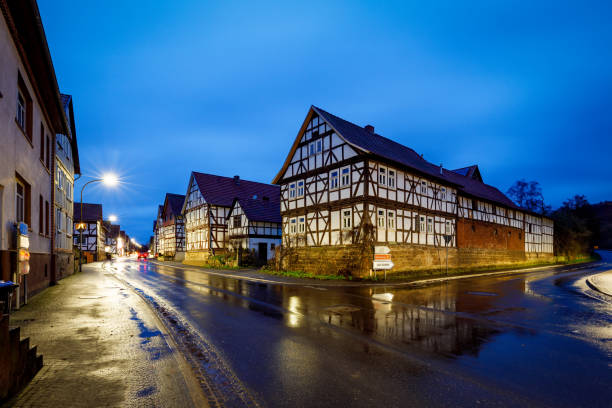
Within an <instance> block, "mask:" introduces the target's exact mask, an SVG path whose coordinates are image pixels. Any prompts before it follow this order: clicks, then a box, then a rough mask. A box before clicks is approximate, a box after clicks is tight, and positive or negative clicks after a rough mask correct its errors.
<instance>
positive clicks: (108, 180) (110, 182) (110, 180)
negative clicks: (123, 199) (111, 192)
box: [102, 173, 119, 187]
mask: <svg viewBox="0 0 612 408" xmlns="http://www.w3.org/2000/svg"><path fill="white" fill-rule="evenodd" d="M102 182H103V183H104V184H106V185H107V186H108V187H113V186H116V185H117V184H119V178H117V176H116V175H115V174H113V173H106V174H105V175H104V176H102Z"/></svg>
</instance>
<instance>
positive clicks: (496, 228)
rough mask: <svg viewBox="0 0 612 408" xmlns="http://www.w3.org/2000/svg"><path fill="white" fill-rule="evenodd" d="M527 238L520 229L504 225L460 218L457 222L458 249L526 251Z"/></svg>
mask: <svg viewBox="0 0 612 408" xmlns="http://www.w3.org/2000/svg"><path fill="white" fill-rule="evenodd" d="M524 240H525V237H524V234H523V231H522V230H520V229H518V228H512V227H506V226H504V225H498V224H491V223H485V222H481V221H472V220H466V219H464V218H460V219H458V220H457V247H458V248H483V249H507V250H510V251H524V250H525V241H524Z"/></svg>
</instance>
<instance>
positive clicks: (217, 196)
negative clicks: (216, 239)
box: [193, 171, 280, 207]
mask: <svg viewBox="0 0 612 408" xmlns="http://www.w3.org/2000/svg"><path fill="white" fill-rule="evenodd" d="M193 177H194V178H195V181H196V183H198V188H199V189H200V193H202V196H203V197H204V200H206V202H207V203H209V204H213V205H219V206H222V207H231V205H232V203H233V202H234V199H235V198H240V199H248V198H253V196H257V198H261V197H263V196H266V197H273V196H278V195H280V187H279V186H276V185H272V184H265V183H258V182H255V181H248V180H242V179H236V178H233V177H223V176H215V175H213V174H206V173H198V172H195V171H194V172H193Z"/></svg>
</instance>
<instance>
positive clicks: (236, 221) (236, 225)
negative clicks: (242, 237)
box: [234, 215, 242, 228]
mask: <svg viewBox="0 0 612 408" xmlns="http://www.w3.org/2000/svg"><path fill="white" fill-rule="evenodd" d="M241 220H242V217H241V216H240V215H234V228H240V221H241Z"/></svg>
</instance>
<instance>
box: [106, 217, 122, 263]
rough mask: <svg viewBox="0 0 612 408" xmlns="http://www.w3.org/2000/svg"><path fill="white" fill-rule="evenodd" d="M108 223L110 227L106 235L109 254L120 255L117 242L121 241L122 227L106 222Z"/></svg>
mask: <svg viewBox="0 0 612 408" xmlns="http://www.w3.org/2000/svg"><path fill="white" fill-rule="evenodd" d="M106 223H107V227H108V233H107V234H106V248H108V252H109V253H111V254H113V255H118V252H117V240H118V239H119V232H120V231H121V226H119V225H114V224H111V223H110V221H106Z"/></svg>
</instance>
